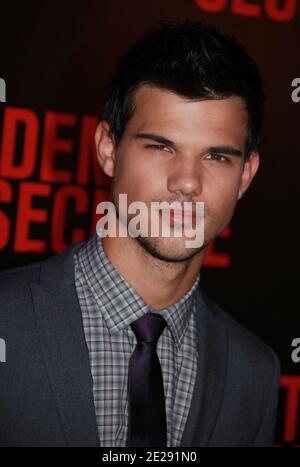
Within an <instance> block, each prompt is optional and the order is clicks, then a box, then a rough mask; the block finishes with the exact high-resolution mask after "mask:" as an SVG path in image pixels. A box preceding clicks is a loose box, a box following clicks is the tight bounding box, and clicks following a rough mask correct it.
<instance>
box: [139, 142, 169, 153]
mask: <svg viewBox="0 0 300 467" xmlns="http://www.w3.org/2000/svg"><path fill="white" fill-rule="evenodd" d="M145 147H146V148H150V149H154V151H168V152H169V151H170V150H169V148H168V147H167V146H164V145H163V144H148V145H147V146H145Z"/></svg>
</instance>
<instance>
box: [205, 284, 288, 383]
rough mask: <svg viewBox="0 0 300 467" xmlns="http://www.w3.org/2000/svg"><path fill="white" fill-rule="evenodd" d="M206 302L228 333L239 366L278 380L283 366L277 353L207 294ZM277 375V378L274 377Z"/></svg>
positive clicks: (233, 354)
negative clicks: (258, 371)
mask: <svg viewBox="0 0 300 467" xmlns="http://www.w3.org/2000/svg"><path fill="white" fill-rule="evenodd" d="M203 295H204V300H205V302H206V304H207V306H208V307H209V309H210V310H211V311H212V313H213V314H214V315H215V318H216V319H217V320H218V321H219V322H220V323H221V325H222V327H224V328H225V329H226V331H227V335H228V345H229V353H230V355H231V356H232V358H233V359H235V360H236V361H237V362H238V363H239V366H240V367H241V369H242V368H244V369H245V370H246V369H247V370H248V371H249V369H250V368H253V369H255V370H258V369H261V371H262V372H264V373H265V375H266V376H267V374H266V372H268V373H269V378H270V379H272V377H273V378H275V379H278V378H279V375H280V370H281V364H280V361H279V358H278V356H277V354H276V353H275V351H274V350H273V349H272V347H270V346H269V345H268V344H267V343H266V342H265V341H264V340H263V339H261V338H260V337H258V336H257V335H255V334H254V333H253V332H251V331H250V330H248V329H247V328H246V327H244V326H243V325H242V324H241V323H239V322H238V321H237V320H236V319H234V318H233V317H232V316H231V315H230V314H229V313H228V312H227V311H225V310H224V309H223V308H221V307H220V306H219V305H218V304H217V303H215V302H214V300H212V299H211V298H210V297H209V296H208V295H207V294H206V293H205V292H204V293H203ZM274 375H275V376H274Z"/></svg>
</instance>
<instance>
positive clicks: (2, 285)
mask: <svg viewBox="0 0 300 467" xmlns="http://www.w3.org/2000/svg"><path fill="white" fill-rule="evenodd" d="M263 97H264V96H263V91H262V87H261V80H260V77H259V74H258V71H257V67H256V65H255V64H254V63H253V62H252V60H251V59H250V58H249V57H248V56H247V54H246V53H245V51H244V49H243V48H242V47H241V46H240V45H238V44H237V43H236V42H235V40H234V39H233V38H231V37H229V36H226V35H224V34H222V33H220V32H219V31H217V30H215V29H214V28H210V27H208V26H204V25H202V24H198V23H193V22H189V21H184V22H177V23H164V24H163V25H162V26H161V27H159V28H157V29H155V30H153V31H151V32H150V33H149V34H148V35H147V36H146V37H145V38H143V39H142V40H140V41H139V42H137V43H136V44H135V45H134V46H133V47H131V49H130V50H129V52H128V53H127V55H126V56H125V57H124V58H123V60H122V61H121V62H120V64H119V67H118V68H117V70H116V72H115V74H114V76H113V78H112V81H111V87H110V93H109V96H108V100H107V102H106V105H105V109H104V114H103V120H102V121H101V122H100V123H99V125H98V128H97V131H96V135H95V139H96V147H97V155H98V160H99V163H100V165H101V167H102V169H103V171H104V172H105V173H106V174H107V175H108V176H110V177H111V178H112V185H111V191H110V200H111V201H112V202H113V203H114V206H115V208H116V213H117V216H116V224H117V227H118V229H117V232H120V230H119V228H121V225H123V226H125V227H126V229H125V230H126V231H127V232H128V235H124V236H121V235H120V234H119V233H118V235H116V236H113V235H109V236H104V237H103V236H102V235H101V234H100V231H102V230H101V229H100V231H99V232H96V233H95V235H94V236H93V237H91V238H90V239H89V240H88V241H87V242H80V243H77V244H75V245H72V246H71V247H69V248H68V249H67V250H65V251H64V252H62V253H60V254H58V255H55V256H52V257H51V258H49V259H47V260H45V261H41V262H39V263H34V264H32V265H29V266H25V267H21V268H15V269H12V270H8V271H6V272H3V273H2V274H1V275H0V310H1V312H0V323H1V326H0V330H1V337H2V338H4V339H5V342H6V343H7V361H6V363H2V364H0V407H1V410H0V422H1V423H0V444H2V445H4V446H11V445H17V446H31V445H32V446H40V445H42V446H110V447H113V446H271V445H272V443H273V435H274V428H275V421H276V406H277V394H278V384H279V374H280V370H279V362H278V358H277V356H276V355H275V353H274V352H273V350H272V349H270V348H269V347H268V346H267V345H266V344H265V343H263V342H262V341H261V340H260V339H258V338H257V337H255V336H254V335H252V334H251V333H249V332H248V331H247V330H246V329H244V328H243V327H242V326H241V325H239V324H238V323H237V322H236V321H234V320H233V319H232V318H231V317H230V316H229V315H228V314H226V313H225V312H224V311H222V310H221V309H220V308H219V307H218V306H217V305H216V304H215V303H214V302H213V301H212V300H211V299H209V298H208V297H207V296H206V295H205V294H204V292H203V291H202V289H201V288H200V286H199V281H200V275H199V271H200V269H201V265H202V261H203V256H204V254H205V251H206V248H207V245H208V244H209V243H210V242H211V241H212V240H213V239H215V238H216V236H217V235H218V234H219V233H220V232H221V231H222V230H223V229H224V228H225V227H226V225H228V223H229V222H230V219H231V217H232V214H233V212H234V209H235V206H236V203H237V201H238V199H240V198H241V196H243V194H244V193H245V191H246V190H247V189H248V187H249V185H250V183H251V181H252V179H253V177H254V176H255V173H256V171H257V169H258V166H259V153H258V141H259V135H260V129H261V121H262V110H263ZM120 194H126V195H127V203H128V205H130V203H132V202H136V201H138V202H142V203H143V204H144V206H146V207H147V208H148V212H150V207H151V205H152V203H153V202H167V203H172V202H177V203H179V206H180V207H184V203H185V202H189V203H191V206H192V214H190V216H189V220H190V221H191V222H192V223H193V225H194V224H195V222H196V221H197V220H198V218H197V216H195V214H197V211H196V206H197V203H204V224H202V225H203V226H204V242H202V243H199V244H197V245H195V246H193V247H187V243H186V240H187V236H186V235H185V234H184V235H182V236H175V235H174V231H175V226H176V225H178V224H180V221H179V220H178V217H179V214H180V213H179V211H178V208H177V211H176V212H175V213H174V214H173V216H171V218H170V223H171V234H170V235H169V236H162V235H160V236H151V234H149V235H145V236H143V235H138V236H133V235H130V234H129V230H130V229H129V228H128V227H129V222H130V221H131V220H132V219H133V214H132V213H131V214H130V213H128V217H127V219H126V218H124V216H123V214H121V207H120V201H119V200H120V198H119V195H120ZM187 218H188V217H187ZM151 220H153V219H152V218H151V215H150V216H149V218H148V221H147V222H149V224H150V222H151ZM181 224H182V222H181ZM198 225H199V224H198ZM102 227H103V226H102ZM199 229H200V227H199ZM102 232H103V231H102ZM233 293H234V290H233ZM241 313H242V309H241ZM150 328H151V329H150ZM158 328H159V329H158ZM155 330H156V331H157V335H156V337H153V334H152V333H153V332H154V331H155ZM142 332H144V335H143V336H142V337H141V335H140V334H139V333H142ZM150 334H151V335H150Z"/></svg>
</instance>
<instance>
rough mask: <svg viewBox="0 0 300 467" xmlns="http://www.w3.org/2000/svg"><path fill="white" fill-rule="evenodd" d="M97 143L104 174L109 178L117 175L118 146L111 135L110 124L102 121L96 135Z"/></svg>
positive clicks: (99, 160) (98, 157)
mask: <svg viewBox="0 0 300 467" xmlns="http://www.w3.org/2000/svg"><path fill="white" fill-rule="evenodd" d="M95 143H96V152H97V159H98V162H99V164H100V166H101V168H102V170H103V172H104V173H105V174H106V175H108V176H109V177H113V176H114V173H115V161H116V145H115V142H114V140H113V138H112V136H110V134H109V124H108V123H107V122H106V121H105V120H102V121H101V122H100V123H99V124H98V126H97V128H96V133H95Z"/></svg>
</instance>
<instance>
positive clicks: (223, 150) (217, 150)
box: [134, 133, 242, 157]
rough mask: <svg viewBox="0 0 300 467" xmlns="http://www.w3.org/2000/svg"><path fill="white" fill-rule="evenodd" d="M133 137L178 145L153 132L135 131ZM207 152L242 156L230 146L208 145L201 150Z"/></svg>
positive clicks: (176, 147) (166, 144)
mask: <svg viewBox="0 0 300 467" xmlns="http://www.w3.org/2000/svg"><path fill="white" fill-rule="evenodd" d="M134 138H135V139H148V140H151V141H156V142H157V143H159V144H164V145H165V146H169V147H170V148H172V149H174V150H176V149H179V146H178V145H177V144H176V143H174V141H171V140H170V139H167V138H165V137H164V136H161V135H157V134H154V133H137V134H135V135H134ZM207 152H215V153H221V154H227V155H228V156H237V157H242V151H240V150H239V149H236V148H233V147H232V146H209V147H207V148H205V150H204V151H203V153H204V154H206V153H207Z"/></svg>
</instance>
